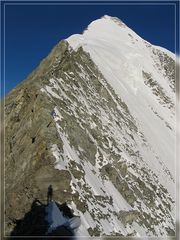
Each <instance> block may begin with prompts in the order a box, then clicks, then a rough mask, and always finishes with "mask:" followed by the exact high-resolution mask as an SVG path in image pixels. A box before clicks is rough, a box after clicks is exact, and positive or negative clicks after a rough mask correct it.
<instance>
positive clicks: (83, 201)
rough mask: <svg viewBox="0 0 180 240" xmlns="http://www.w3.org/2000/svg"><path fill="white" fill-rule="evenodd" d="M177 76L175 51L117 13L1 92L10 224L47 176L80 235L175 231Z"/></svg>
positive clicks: (43, 193)
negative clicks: (153, 41)
mask: <svg viewBox="0 0 180 240" xmlns="http://www.w3.org/2000/svg"><path fill="white" fill-rule="evenodd" d="M104 25H107V26H106V27H105V28H104V31H103V32H102V33H99V32H98V34H97V30H98V28H99V27H102V26H104ZM124 29H125V30H124ZM110 33H111V36H110V38H109V35H110ZM96 34H97V35H96ZM101 34H102V39H101V38H100V35H101ZM113 34H114V35H113ZM119 35H120V36H122V39H120V40H121V41H120V43H121V44H120V45H119V42H118V41H119ZM124 38H127V39H128V41H126V42H125V40H124ZM123 41H124V42H123ZM137 42H138V43H137ZM139 42H140V43H139ZM116 43H117V44H116ZM123 44H124V45H125V46H126V47H124V45H123ZM126 44H127V45H126ZM138 44H141V45H142V46H143V48H144V49H142V48H141V49H140V48H139V45H138ZM111 45H112V48H111V50H112V53H111V54H110V55H108V54H107V53H108V52H111V50H110V48H109V46H111ZM100 46H101V48H100ZM98 49H99V50H98ZM113 49H117V54H115V52H113ZM139 49H140V50H139ZM103 54H104V55H103ZM128 54H129V55H128ZM138 54H139V55H138ZM106 56H107V58H106ZM113 56H115V58H113ZM126 57H127V59H126ZM146 57H147V58H148V60H147V59H146ZM130 58H131V59H133V60H132V61H131V60H130ZM117 59H119V63H118V65H117ZM123 59H126V62H123ZM139 59H141V60H139ZM136 60H137V61H136ZM113 61H114V62H113ZM138 61H139V62H138ZM146 61H147V64H146ZM101 62H102V64H101ZM137 62H138V64H139V65H137ZM127 63H129V65H127ZM140 63H142V65H141V64H140ZM111 64H113V65H111ZM143 64H144V65H143ZM112 66H115V69H114V68H112ZM138 66H139V67H138ZM118 74H119V75H118ZM174 79H175V76H174V59H173V56H172V55H171V54H169V53H168V52H166V50H163V49H159V48H156V47H155V46H152V45H150V44H149V43H147V42H145V41H144V40H142V39H141V38H140V37H138V36H137V35H135V33H134V32H132V30H130V29H129V28H128V27H127V26H126V25H125V24H123V23H121V22H120V21H119V20H117V19H114V18H110V17H107V16H106V17H105V18H102V19H100V20H97V21H95V22H93V23H92V24H91V25H90V27H89V28H88V29H87V30H86V31H85V32H84V33H83V35H77V36H72V37H71V38H70V39H67V40H64V41H61V42H60V43H58V44H57V45H56V46H55V47H54V49H53V50H52V52H51V53H50V54H49V56H48V57H47V58H46V59H45V60H43V61H42V63H41V64H40V65H39V67H38V68H37V69H36V70H35V71H34V72H33V73H32V74H31V75H30V76H29V77H28V78H27V80H26V81H24V82H22V83H21V84H20V85H19V86H17V87H16V88H15V89H13V91H12V92H11V93H9V94H8V95H7V96H6V99H5V114H6V116H5V120H6V121H5V131H6V139H5V150H6V153H5V156H6V159H5V167H6V168H5V184H6V185H5V201H6V205H5V207H6V223H7V226H6V231H7V233H9V232H10V231H11V230H12V228H13V227H14V226H13V224H12V220H13V219H20V218H22V217H23V216H24V214H25V213H26V212H28V211H29V210H30V207H31V203H32V202H33V200H34V199H35V198H38V199H39V200H40V201H42V202H43V203H45V202H46V198H47V188H48V186H49V185H50V184H51V185H52V186H53V189H54V198H55V200H56V201H59V202H61V203H62V202H64V201H67V202H68V204H69V205H70V206H71V207H72V209H73V210H74V212H75V213H76V214H78V215H80V217H81V221H82V226H81V229H80V232H79V234H80V235H90V236H100V235H101V236H103V235H107V236H108V235H119V236H130V235H133V236H137V235H140V236H145V235H147V236H154V235H156V236H160V235H162V236H167V235H174V231H175V223H174V221H175V219H174V207H175V203H174V191H173V186H174V172H173V161H174V159H173V158H172V156H173V149H171V146H173V143H174V142H173V141H174V140H173V139H175V135H174V132H173V131H174V127H175V126H174V122H173V117H174V111H175V110H174V98H173V97H174V89H175V88H174V84H175V83H174ZM133 81H134V82H133ZM116 84H117V87H115V86H116ZM134 84H135V85H134ZM137 92H138V95H137ZM133 101H134V104H135V105H133ZM137 104H138V106H137ZM137 109H140V110H137ZM141 110H142V111H143V112H141ZM140 113H141V114H140ZM147 124H148V125H147ZM157 128H158V130H157ZM157 131H159V132H157ZM156 134H157V137H156V138H154V136H156ZM159 134H160V135H161V134H162V142H161V141H160V136H159ZM171 140H173V141H171ZM165 141H167V144H165ZM163 144H165V146H168V144H170V147H168V148H167V149H164V151H167V153H166V154H164V152H163V150H162V149H163ZM156 145H157V146H158V149H156ZM165 155H166V157H165ZM168 163H170V164H168ZM169 166H171V167H172V168H171V169H170V168H169Z"/></svg>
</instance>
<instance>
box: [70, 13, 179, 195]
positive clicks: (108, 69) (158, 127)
mask: <svg viewBox="0 0 180 240" xmlns="http://www.w3.org/2000/svg"><path fill="white" fill-rule="evenodd" d="M67 41H68V43H69V44H70V46H71V47H72V48H73V49H74V50H75V51H77V49H78V48H79V47H80V46H81V47H83V49H84V50H85V51H86V52H88V53H90V56H91V58H92V59H93V61H94V62H95V64H96V65H97V66H98V68H99V70H100V71H101V73H102V74H103V76H104V77H105V78H106V80H107V81H108V83H109V84H110V85H111V86H112V87H113V89H114V90H115V92H116V93H117V94H118V95H119V96H120V97H121V98H122V100H123V101H124V102H125V103H126V104H127V106H128V108H129V110H130V112H131V114H132V115H133V117H134V118H135V119H136V121H137V123H138V125H139V128H140V129H141V131H142V132H143V133H144V135H145V137H146V139H147V142H148V145H149V153H148V152H147V151H145V152H144V155H143V159H145V161H146V163H147V164H148V165H149V166H150V168H151V169H152V170H153V171H154V172H155V173H157V174H158V176H159V178H160V180H161V183H162V184H163V185H164V186H165V187H166V188H167V189H168V191H169V192H170V193H171V194H172V196H173V197H174V196H175V188H174V181H170V180H169V178H167V176H166V174H165V173H164V172H163V171H159V169H161V168H162V167H161V166H160V164H159V163H160V162H161V163H162V164H163V165H164V166H165V168H167V169H169V171H170V173H171V174H172V178H173V179H175V133H174V131H175V114H174V112H175V111H174V103H175V94H174V93H173V91H172V89H171V88H170V86H169V80H168V78H167V76H164V75H163V74H162V71H160V70H158V69H157V68H156V66H155V64H154V58H155V57H156V56H154V54H153V50H154V49H155V50H159V51H162V52H163V53H165V54H167V55H168V56H170V57H171V58H173V59H175V56H174V54H173V53H171V52H170V51H168V50H166V49H164V48H161V47H156V46H153V45H151V44H150V43H147V42H146V41H144V40H143V39H142V38H140V37H139V36H138V35H137V34H136V33H135V32H133V31H132V30H131V29H130V28H128V27H127V26H126V25H124V24H123V23H122V22H121V21H118V20H117V19H115V18H112V17H109V16H104V17H103V18H101V19H98V20H96V21H94V22H92V23H91V24H90V25H89V26H88V28H87V30H86V31H85V32H84V33H83V34H82V35H81V34H76V35H72V36H71V37H69V38H68V39H67ZM156 61H157V63H158V60H156ZM143 71H144V72H147V73H149V72H150V73H151V75H152V78H153V79H154V80H155V81H156V82H158V84H159V85H160V86H161V88H162V89H163V91H164V93H165V95H166V96H168V97H169V98H170V101H171V102H172V107H171V108H168V106H166V105H164V104H161V102H160V101H159V100H158V97H157V96H156V95H155V94H152V91H151V89H150V88H149V87H147V85H145V84H144V79H143V74H142V72H143ZM153 112H155V113H157V114H153ZM157 115H158V116H160V118H158V116H157ZM167 125H168V126H170V128H168V127H167ZM139 148H140V149H142V146H139ZM142 151H143V150H142ZM152 153H153V154H152ZM154 155H155V156H156V158H154Z"/></svg>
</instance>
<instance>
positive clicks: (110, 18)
mask: <svg viewBox="0 0 180 240" xmlns="http://www.w3.org/2000/svg"><path fill="white" fill-rule="evenodd" d="M101 19H106V20H110V21H113V22H115V23H117V24H118V25H119V26H124V27H126V24H125V23H124V22H123V21H122V20H121V19H119V18H117V17H113V16H109V15H104V16H102V17H101Z"/></svg>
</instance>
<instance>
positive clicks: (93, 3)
mask: <svg viewBox="0 0 180 240" xmlns="http://www.w3.org/2000/svg"><path fill="white" fill-rule="evenodd" d="M42 1H43V0H42ZM45 1H46V0H45ZM74 1H76V0H74ZM80 1H82V3H75V2H71V3H70V2H69V1H68V2H67V3H60V2H57V3H50V2H48V3H43V2H42V3H41V2H40V3H36V2H34V3H33V2H32V3H25V2H22V3H19V2H18V3H9V2H7V3H6V2H4V44H3V46H4V51H3V52H4V74H3V75H4V87H3V89H4V93H5V76H6V75H5V6H8V5H11V6H12V5H107V6H108V5H169V6H170V5H172V6H175V54H176V50H177V49H176V15H177V14H176V3H175V2H174V3H163V2H162V3H154V2H152V3H150V2H148V3H139V2H138V3H133V2H132V3H124V2H123V3H119V2H117V3H107V2H105V3H103V2H99V3H95V2H92V3H83V1H84V0H80ZM92 1H96V0H92ZM102 1H103V0H102ZM105 1H106V0H105ZM107 1H108V0H107ZM134 1H135V0H134ZM141 1H143V0H141ZM161 1H163V0H161ZM165 1H168V0H165ZM175 69H176V68H175ZM175 71H176V70H175ZM175 79H176V78H175ZM176 106H177V105H176ZM175 114H176V113H175ZM4 116H5V108H4ZM4 139H5V124H4ZM175 147H176V145H175ZM175 158H176V157H175ZM175 163H176V159H175ZM175 176H176V171H175ZM175 190H176V188H175ZM4 207H5V142H4ZM175 207H176V205H175ZM4 209H5V208H4ZM4 223H5V214H4ZM175 226H176V225H175ZM4 231H5V224H4ZM4 233H5V232H4ZM4 237H11V236H5V235H4ZM12 237H13V238H14V237H15V236H12ZM19 237H20V238H21V237H22V238H23V237H28V238H34V237H38V238H41V237H45V238H49V237H48V236H47V237H46V236H17V238H19ZM54 237H56V236H53V238H54ZM57 237H59V236H57ZM63 237H64V236H63ZM78 237H80V238H81V237H82V238H84V237H86V238H87V237H88V238H92V237H90V236H78ZM102 237H103V236H102ZM107 237H108V236H107ZM109 237H111V238H112V237H113V238H117V237H118V238H119V236H109ZM173 237H176V232H175V236H173ZM93 238H96V237H93ZM99 238H101V237H97V239H99ZM120 238H121V237H120ZM122 238H129V237H122ZM133 238H135V239H136V238H139V237H133ZM140 238H148V239H153V238H157V237H156V236H152V237H148V236H141V237H140ZM160 238H161V237H160ZM160 238H159V237H158V239H160ZM166 238H167V239H169V237H162V239H166Z"/></svg>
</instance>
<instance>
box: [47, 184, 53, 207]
mask: <svg viewBox="0 0 180 240" xmlns="http://www.w3.org/2000/svg"><path fill="white" fill-rule="evenodd" d="M52 197H53V187H52V185H49V187H48V192H47V204H48V203H49V202H51V201H52Z"/></svg>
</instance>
